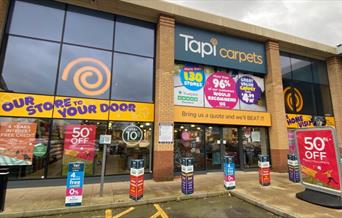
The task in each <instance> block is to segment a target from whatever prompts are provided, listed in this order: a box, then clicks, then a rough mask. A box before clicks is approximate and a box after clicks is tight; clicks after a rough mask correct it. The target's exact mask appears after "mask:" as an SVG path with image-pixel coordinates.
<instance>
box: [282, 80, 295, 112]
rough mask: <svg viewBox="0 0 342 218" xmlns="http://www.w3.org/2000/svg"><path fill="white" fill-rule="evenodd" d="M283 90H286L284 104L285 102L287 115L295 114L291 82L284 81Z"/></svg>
mask: <svg viewBox="0 0 342 218" xmlns="http://www.w3.org/2000/svg"><path fill="white" fill-rule="evenodd" d="M283 88H284V92H283V93H284V102H285V111H286V113H294V112H295V108H294V107H293V106H294V99H293V88H292V85H291V80H287V79H283Z"/></svg>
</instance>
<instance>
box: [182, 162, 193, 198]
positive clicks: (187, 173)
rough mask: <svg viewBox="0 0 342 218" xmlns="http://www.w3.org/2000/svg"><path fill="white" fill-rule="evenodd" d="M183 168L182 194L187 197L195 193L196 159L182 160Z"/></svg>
mask: <svg viewBox="0 0 342 218" xmlns="http://www.w3.org/2000/svg"><path fill="white" fill-rule="evenodd" d="M181 166H182V175H181V177H182V184H181V185H182V192H183V193H184V194H186V195H189V194H192V193H194V191H195V190H194V159H193V158H192V157H184V158H182V159H181Z"/></svg>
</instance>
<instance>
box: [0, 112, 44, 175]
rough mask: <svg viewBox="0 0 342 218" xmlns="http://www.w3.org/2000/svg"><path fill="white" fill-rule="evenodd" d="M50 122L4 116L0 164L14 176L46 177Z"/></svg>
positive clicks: (0, 129) (0, 125)
mask: <svg viewBox="0 0 342 218" xmlns="http://www.w3.org/2000/svg"><path fill="white" fill-rule="evenodd" d="M49 128H50V122H49V120H48V119H29V118H6V117H0V166H6V167H9V169H10V175H9V178H10V179H33V178H35V179H43V178H44V166H45V156H46V151H47V145H48V137H49Z"/></svg>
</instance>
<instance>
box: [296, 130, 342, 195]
mask: <svg viewBox="0 0 342 218" xmlns="http://www.w3.org/2000/svg"><path fill="white" fill-rule="evenodd" d="M295 135H296V137H295V138H296V146H297V152H298V157H299V164H300V172H301V178H302V184H303V185H304V186H305V187H307V188H309V189H313V190H316V191H321V192H326V193H329V194H334V195H341V171H340V170H341V169H340V152H339V150H338V144H337V143H336V139H335V138H336V135H335V130H334V129H333V128H330V127H324V128H311V129H298V130H296V131H295Z"/></svg>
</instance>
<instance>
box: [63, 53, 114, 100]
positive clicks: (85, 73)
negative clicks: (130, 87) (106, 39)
mask: <svg viewBox="0 0 342 218" xmlns="http://www.w3.org/2000/svg"><path fill="white" fill-rule="evenodd" d="M78 65H81V66H80V67H79V68H77V69H76V71H75V73H74V76H73V83H74V85H75V87H76V89H77V90H78V91H79V92H81V93H83V94H85V95H89V96H96V95H101V94H103V93H104V92H106V91H107V90H108V88H109V86H110V74H111V73H110V70H109V69H108V67H107V66H106V65H105V64H104V63H103V62H102V61H100V60H97V59H95V58H89V57H81V58H76V59H75V60H73V61H71V62H69V63H68V65H66V67H65V68H64V71H63V74H62V80H64V81H65V80H67V79H68V76H69V73H70V72H71V70H72V68H74V67H75V66H78ZM101 70H102V71H101ZM94 75H95V76H96V81H95V82H94V83H90V82H89V81H88V80H87V79H89V78H91V77H94ZM104 75H105V76H106V81H104V79H103V77H104Z"/></svg>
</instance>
